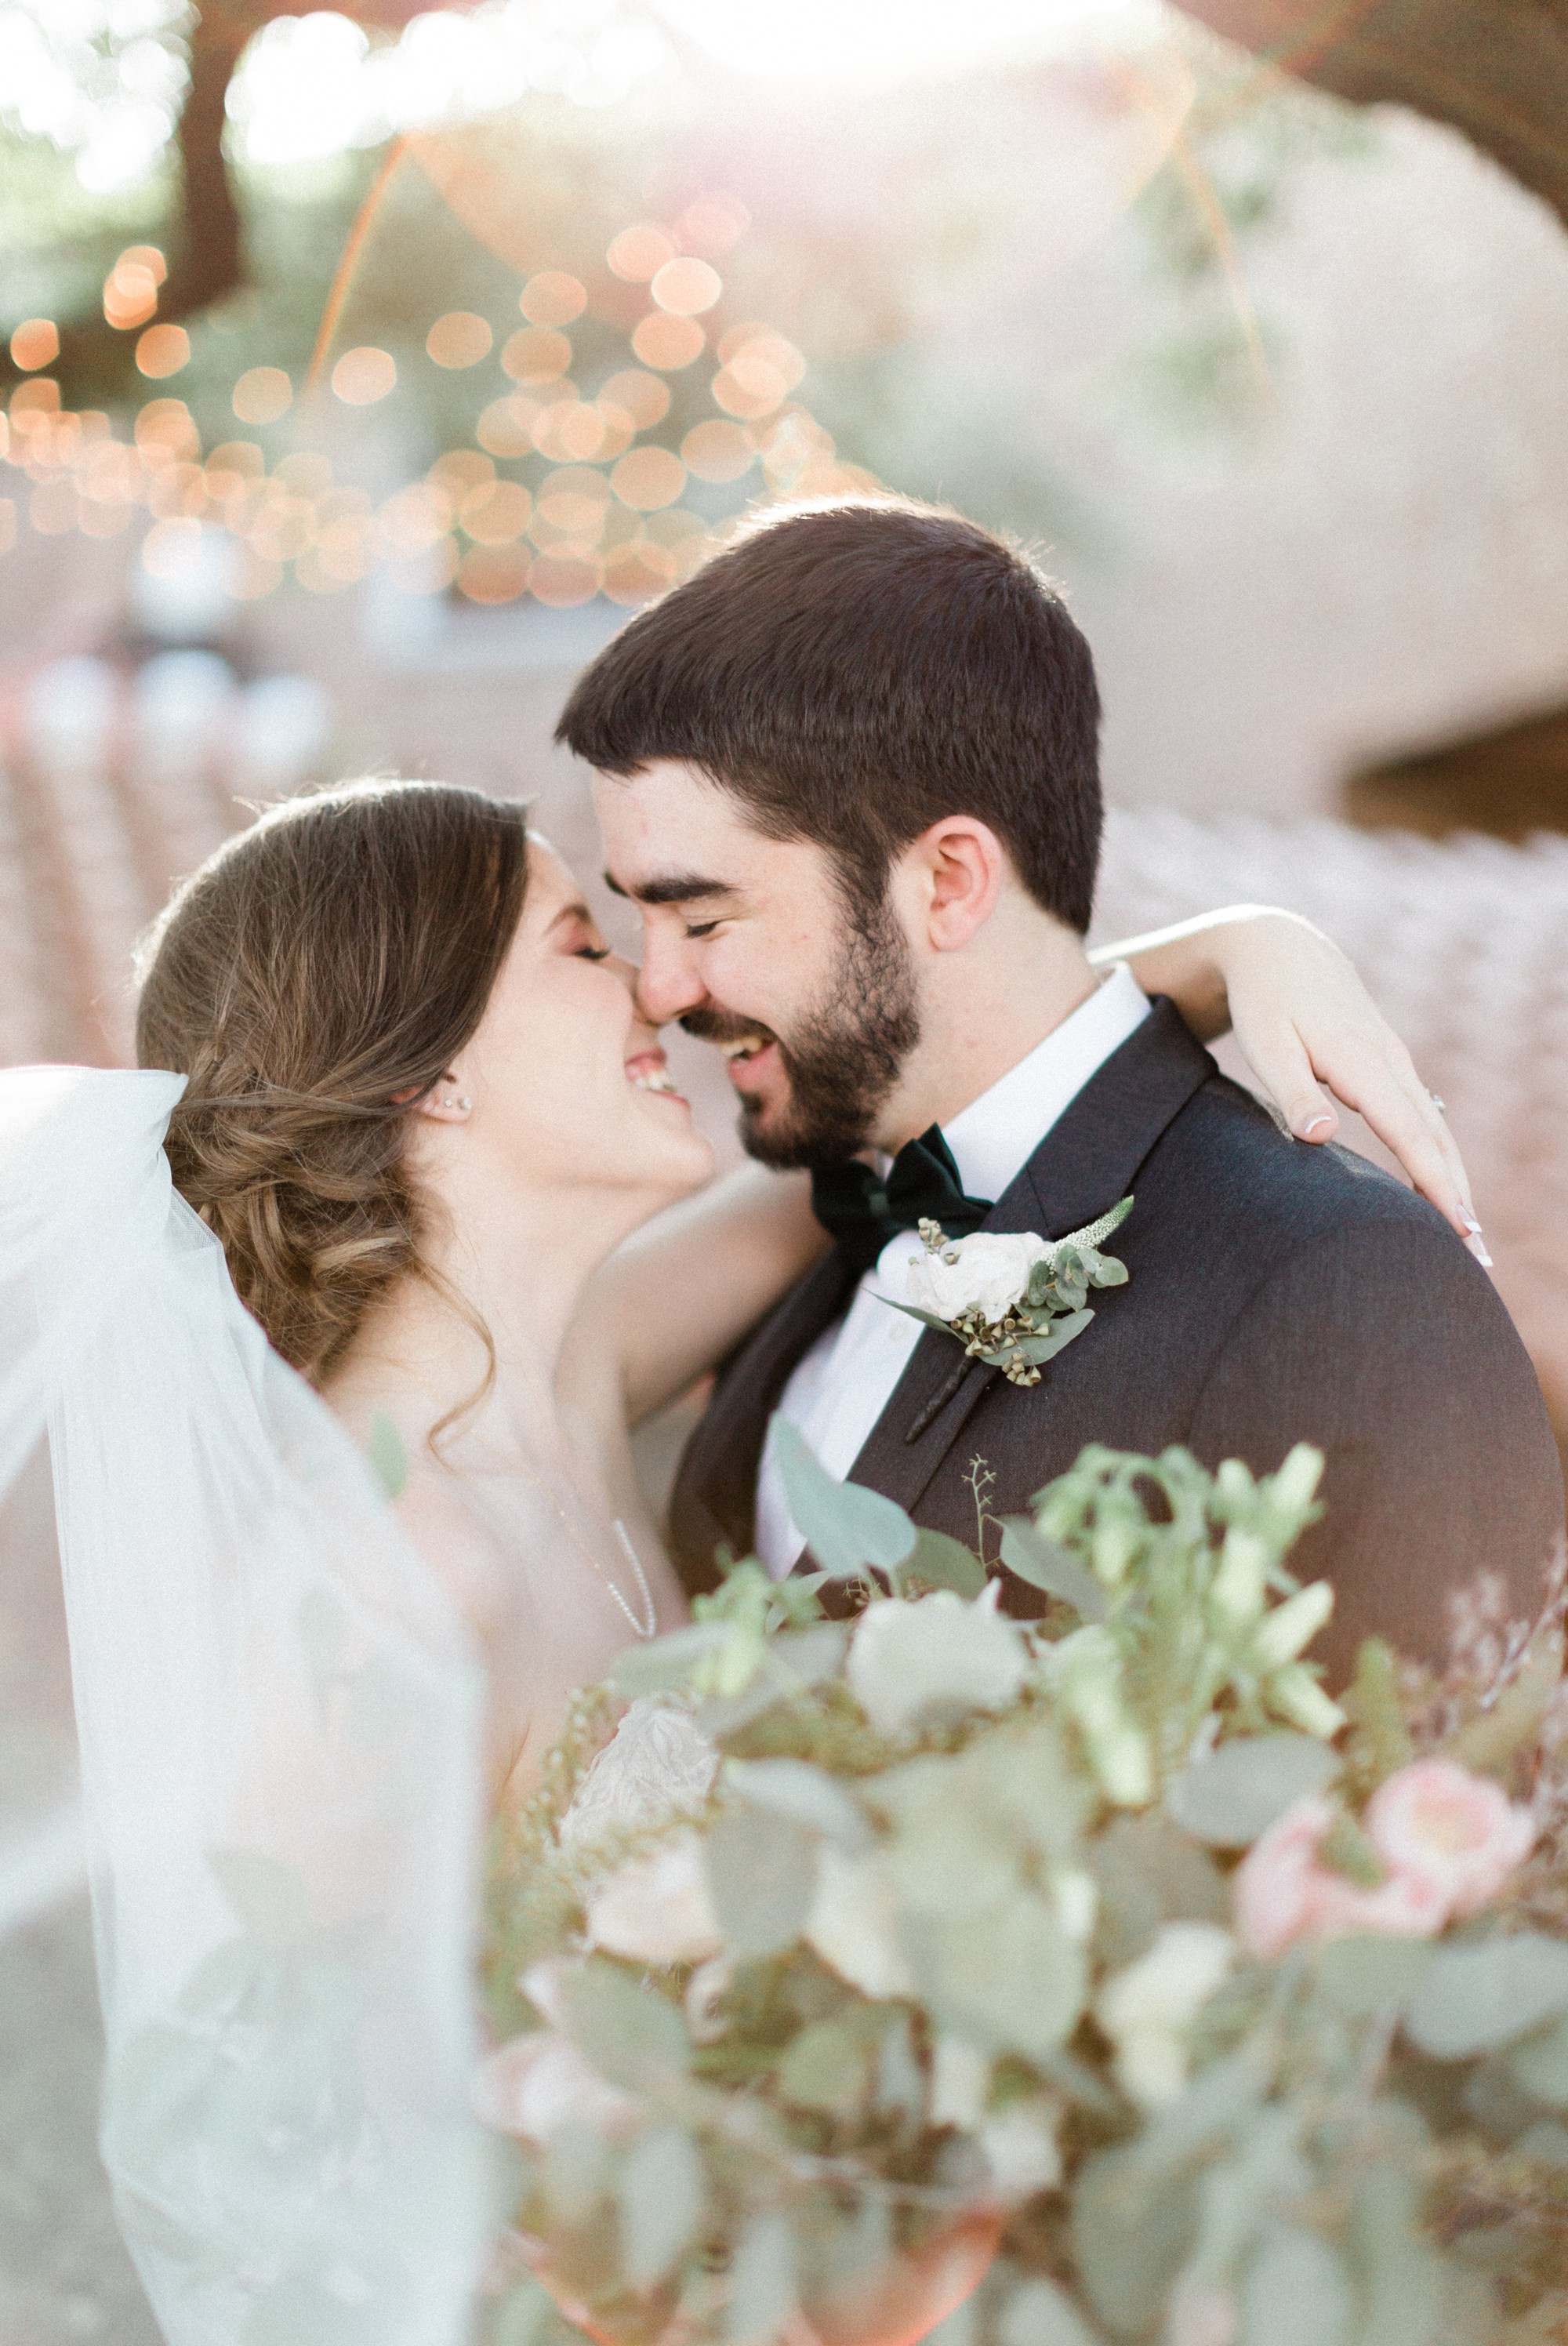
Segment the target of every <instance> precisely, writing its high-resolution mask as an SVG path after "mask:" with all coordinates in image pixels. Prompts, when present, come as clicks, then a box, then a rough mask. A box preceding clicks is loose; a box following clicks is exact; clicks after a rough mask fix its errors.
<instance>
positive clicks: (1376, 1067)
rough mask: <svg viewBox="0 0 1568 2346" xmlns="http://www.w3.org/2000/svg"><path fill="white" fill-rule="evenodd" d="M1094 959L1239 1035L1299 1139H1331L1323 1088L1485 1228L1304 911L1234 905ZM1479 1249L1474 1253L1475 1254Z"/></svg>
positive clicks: (1416, 1091) (1414, 1177)
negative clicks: (1128, 968) (1128, 971)
mask: <svg viewBox="0 0 1568 2346" xmlns="http://www.w3.org/2000/svg"><path fill="white" fill-rule="evenodd" d="M1090 959H1091V960H1092V961H1094V962H1095V963H1096V964H1105V963H1106V962H1111V961H1125V962H1128V963H1130V964H1131V965H1132V970H1133V974H1134V975H1135V977H1136V979H1137V981H1138V983H1139V984H1140V985H1141V986H1142V987H1143V989H1144V991H1145V994H1169V995H1170V997H1171V999H1172V1000H1173V1001H1174V1002H1175V1004H1176V1008H1177V1009H1178V1010H1179V1011H1180V1012H1181V1015H1182V1016H1183V1018H1184V1019H1185V1020H1186V1024H1187V1025H1189V1026H1190V1027H1191V1028H1192V1031H1193V1033H1194V1034H1195V1035H1196V1036H1197V1037H1198V1040H1199V1041H1200V1042H1205V1043H1207V1042H1209V1041H1211V1040H1212V1039H1213V1037H1214V1036H1215V1035H1223V1034H1224V1033H1225V1032H1226V1030H1227V1027H1234V1029H1235V1032H1236V1039H1237V1043H1238V1044H1239V1045H1240V1046H1241V1050H1242V1054H1243V1056H1244V1057H1245V1058H1246V1060H1247V1066H1249V1067H1250V1068H1251V1069H1252V1072H1253V1074H1254V1075H1255V1076H1257V1080H1258V1082H1259V1083H1260V1084H1261V1085H1262V1086H1263V1088H1264V1090H1265V1091H1266V1092H1268V1095H1269V1096H1270V1098H1271V1099H1273V1100H1274V1101H1275V1103H1276V1104H1277V1106H1278V1108H1279V1110H1280V1112H1281V1114H1282V1115H1283V1116H1284V1117H1285V1120H1286V1123H1287V1124H1288V1127H1289V1128H1290V1130H1291V1131H1292V1132H1293V1133H1294V1134H1295V1136H1296V1137H1297V1139H1298V1140H1311V1141H1325V1140H1332V1139H1333V1137H1334V1135H1335V1133H1336V1132H1337V1131H1338V1130H1339V1117H1338V1115H1337V1114H1336V1113H1335V1109H1334V1103H1333V1100H1331V1099H1330V1098H1329V1096H1328V1092H1326V1091H1325V1090H1323V1089H1322V1088H1321V1086H1323V1085H1327V1086H1328V1087H1329V1091H1331V1092H1333V1093H1334V1094H1335V1095H1336V1096H1338V1097H1339V1099H1341V1100H1342V1101H1343V1102H1344V1104H1345V1106H1346V1107H1350V1108H1354V1109H1355V1110H1356V1111H1357V1113H1358V1114H1359V1115H1360V1116H1362V1117H1365V1118H1366V1121H1367V1123H1368V1124H1369V1126H1370V1127H1371V1128H1372V1130H1373V1131H1374V1132H1375V1133H1376V1134H1377V1136H1378V1137H1379V1139H1380V1140H1381V1141H1382V1142H1383V1143H1384V1145H1385V1146H1386V1147H1387V1148H1390V1149H1391V1150H1392V1151H1393V1153H1394V1155H1395V1156H1396V1157H1397V1158H1399V1161H1400V1164H1401V1165H1402V1166H1403V1167H1404V1168H1405V1171H1406V1172H1407V1173H1408V1174H1409V1175H1410V1179H1411V1181H1412V1182H1413V1183H1414V1184H1415V1187H1416V1188H1418V1189H1419V1190H1420V1193H1421V1195H1422V1196H1423V1197H1424V1198H1428V1199H1431V1203H1432V1204H1433V1205H1434V1206H1436V1207H1437V1209H1438V1210H1439V1212H1440V1213H1442V1214H1444V1215H1446V1216H1447V1218H1448V1219H1449V1220H1450V1221H1451V1223H1452V1224H1453V1226H1454V1228H1455V1229H1456V1230H1458V1231H1459V1233H1460V1235H1461V1238H1464V1237H1471V1236H1474V1235H1476V1234H1477V1233H1478V1232H1479V1229H1480V1225H1479V1223H1478V1222H1477V1221H1476V1219H1475V1209H1474V1207H1473V1206H1472V1205H1471V1195H1470V1182H1469V1180H1468V1178H1466V1175H1465V1169H1464V1163H1463V1159H1462V1158H1461V1156H1460V1153H1459V1150H1458V1148H1456V1147H1455V1146H1454V1141H1453V1137H1452V1135H1451V1133H1450V1131H1449V1129H1448V1127H1447V1125H1446V1124H1445V1123H1444V1122H1443V1119H1442V1116H1441V1111H1440V1110H1439V1108H1438V1107H1437V1104H1436V1102H1435V1101H1434V1100H1433V1098H1432V1096H1431V1092H1429V1091H1428V1089H1427V1087H1426V1086H1425V1085H1424V1084H1423V1083H1422V1082H1421V1079H1420V1076H1418V1075H1417V1073H1416V1071H1415V1067H1414V1066H1413V1065H1412V1063H1411V1060H1410V1053H1409V1052H1408V1051H1407V1050H1406V1048H1405V1046H1404V1045H1403V1044H1402V1043H1401V1042H1400V1038H1399V1036H1398V1035H1396V1034H1395V1032H1394V1030H1393V1028H1392V1027H1391V1026H1390V1025H1389V1023H1388V1021H1387V1019H1386V1018H1385V1017H1384V1016H1383V1015H1382V1013H1381V1012H1380V1010H1379V1008H1378V1006H1377V1005H1376V1003H1375V1002H1374V1001H1373V1000H1372V998H1371V995H1370V994H1369V993H1368V992H1367V989H1366V987H1365V986H1364V985H1363V984H1362V983H1361V981H1360V978H1359V976H1358V975H1357V974H1356V969H1355V965H1354V964H1353V963H1352V962H1351V961H1350V960H1349V958H1348V957H1347V955H1346V954H1342V953H1341V952H1340V950H1339V946H1338V945H1336V944H1334V943H1331V942H1330V941H1329V938H1328V937H1326V936H1325V935H1324V934H1323V933H1322V931H1321V930H1320V929H1315V928H1314V927H1313V925H1312V923H1311V922H1310V921H1307V920H1303V919H1302V918H1301V917H1300V915H1299V914H1298V913H1282V912H1278V911H1277V910H1274V909H1273V908H1271V907H1270V906H1268V905H1266V904H1229V905H1227V906H1226V907H1225V909H1224V910H1223V911H1221V912H1217V913H1199V914H1198V916H1197V917H1196V920H1191V921H1178V922H1177V923H1176V924H1175V925H1174V926H1173V927H1171V928H1168V929H1156V930H1154V931H1151V933H1149V934H1148V935H1147V936H1143V937H1131V938H1128V939H1127V940H1126V941H1125V943H1121V944H1115V945H1105V946H1103V947H1102V948H1101V949H1100V950H1099V951H1098V952H1097V953H1095V954H1091V955H1090ZM1478 1251H1479V1250H1478Z"/></svg>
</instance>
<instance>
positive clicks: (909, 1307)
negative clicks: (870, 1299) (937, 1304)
mask: <svg viewBox="0 0 1568 2346" xmlns="http://www.w3.org/2000/svg"><path fill="white" fill-rule="evenodd" d="M877 1301H878V1302H879V1303H885V1304H886V1305H887V1306H888V1309H889V1310H890V1311H901V1312H902V1313H903V1315H904V1318H905V1319H906V1320H918V1321H921V1325H922V1326H924V1327H927V1328H934V1329H935V1330H936V1331H937V1333H938V1335H941V1336H951V1335H952V1321H951V1320H942V1319H939V1318H938V1316H937V1314H936V1313H935V1312H934V1311H921V1308H920V1306H919V1304H918V1303H895V1302H894V1301H893V1299H892V1297H891V1295H879V1296H878V1298H877Z"/></svg>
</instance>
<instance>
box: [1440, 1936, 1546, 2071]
mask: <svg viewBox="0 0 1568 2346" xmlns="http://www.w3.org/2000/svg"><path fill="white" fill-rule="evenodd" d="M1563 2013H1568V1944H1565V1943H1563V1941H1562V1940H1560V1939H1549V1938H1547V1937H1546V1936H1545V1935H1544V1933H1542V1932H1539V1931H1521V1932H1519V1933H1516V1934H1515V1935H1514V1936H1512V1937H1511V1938H1501V1939H1487V1940H1485V1941H1483V1942H1482V1943H1481V1945H1479V1946H1447V1947H1439V1948H1437V1949H1435V1950H1434V1952H1433V1954H1432V1960H1431V1964H1429V1965H1428V1967H1427V1974H1426V1977H1425V1978H1424V1979H1423V1980H1422V1982H1421V1984H1420V1987H1419V1988H1418V1989H1417V1990H1416V1993H1415V1995H1414V1997H1413V1998H1412V2000H1411V2003H1410V2009H1409V2010H1408V2012H1407V2013H1406V2015H1405V2034H1406V2035H1407V2036H1409V2038H1410V2041H1411V2043H1412V2044H1414V2045H1419V2046H1420V2049H1421V2051H1422V2052H1423V2053H1431V2054H1434V2055H1437V2057H1438V2058H1439V2059H1441V2060H1449V2061H1452V2060H1460V2059H1462V2058H1463V2057H1464V2056H1465V2055H1468V2054H1471V2053H1487V2052H1490V2051H1491V2050H1492V2047H1493V2046H1494V2045H1508V2044H1512V2042H1513V2041H1514V2040H1515V2039H1516V2038H1518V2037H1521V2036H1526V2035H1529V2034H1530V2032H1531V2031H1532V2029H1536V2028H1539V2027H1540V2026H1541V2025H1542V2023H1543V2021H1547V2020H1554V2019H1556V2018H1557V2016H1558V2015H1560V2014H1563Z"/></svg>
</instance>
